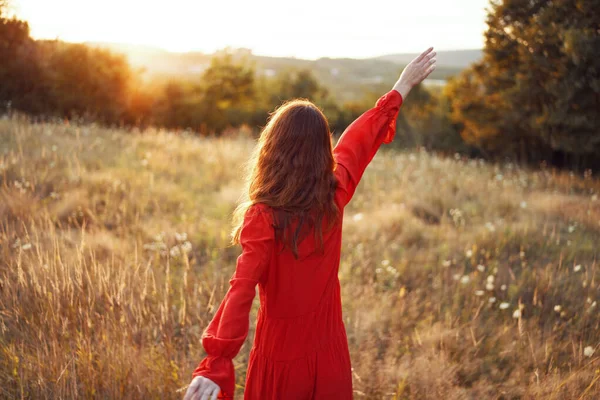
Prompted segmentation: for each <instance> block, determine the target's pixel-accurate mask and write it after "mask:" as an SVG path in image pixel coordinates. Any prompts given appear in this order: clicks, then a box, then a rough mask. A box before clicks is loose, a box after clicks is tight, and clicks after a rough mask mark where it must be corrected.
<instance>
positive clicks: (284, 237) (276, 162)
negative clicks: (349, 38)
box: [232, 99, 340, 258]
mask: <svg viewBox="0 0 600 400" xmlns="http://www.w3.org/2000/svg"><path fill="white" fill-rule="evenodd" d="M334 168H335V160H334V158H333V145H332V141H331V132H330V130H329V123H328V122H327V118H326V117H325V115H324V114H323V112H322V111H321V110H320V109H319V108H318V107H317V106H315V105H314V104H313V103H311V102H310V101H308V100H303V99H297V100H292V101H289V102H287V103H284V104H283V105H281V106H280V107H279V108H278V109H277V110H275V112H273V113H272V114H271V115H270V118H269V120H268V123H267V125H266V126H265V128H264V129H263V131H262V132H261V134H260V139H259V141H258V145H257V146H256V148H255V151H254V154H253V156H252V158H251V159H250V162H249V164H248V173H247V188H248V192H247V199H246V200H245V201H242V202H241V203H240V204H239V205H238V207H237V208H236V210H235V212H234V228H233V232H232V243H234V244H237V243H239V241H240V231H241V228H242V223H243V219H244V215H245V213H246V211H247V210H248V208H249V207H250V206H252V205H254V204H256V203H262V204H265V205H267V206H269V207H271V209H272V210H273V215H274V228H275V237H276V239H277V240H279V241H280V243H282V244H283V247H284V248H289V249H290V250H291V251H292V252H293V254H294V256H295V257H296V258H298V243H299V242H300V241H301V240H302V239H303V238H304V237H306V235H307V233H308V232H310V230H311V229H312V228H314V233H315V240H316V243H318V246H319V247H320V249H321V250H322V249H323V229H322V228H323V225H324V224H323V221H324V219H326V220H327V222H328V223H327V227H326V230H329V229H330V228H331V227H332V226H333V225H334V224H335V221H336V220H337V218H338V217H339V214H340V212H339V209H338V207H337V206H336V204H335V201H334V194H335V188H336V186H337V180H336V179H335V176H334V174H333V170H334ZM293 225H295V226H293Z"/></svg>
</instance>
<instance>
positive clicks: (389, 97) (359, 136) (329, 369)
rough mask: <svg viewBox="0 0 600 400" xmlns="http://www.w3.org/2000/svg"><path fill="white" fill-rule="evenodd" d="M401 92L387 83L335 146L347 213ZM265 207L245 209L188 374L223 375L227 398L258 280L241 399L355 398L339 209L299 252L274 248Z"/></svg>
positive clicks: (218, 379) (392, 121)
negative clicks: (319, 246)
mask: <svg viewBox="0 0 600 400" xmlns="http://www.w3.org/2000/svg"><path fill="white" fill-rule="evenodd" d="M401 104H402V96H401V95H400V93H398V92H397V91H395V90H392V91H390V92H388V93H386V94H385V95H384V96H382V97H381V98H380V99H379V100H378V101H377V104H376V106H375V107H374V108H372V109H371V110H369V111H367V112H365V113H364V114H363V115H361V116H360V117H359V118H358V119H356V121H354V122H353V123H352V124H351V125H350V126H349V127H348V128H347V129H346V131H344V133H343V134H342V136H341V138H340V140H339V141H338V143H337V145H336V146H335V149H334V151H333V152H334V157H335V160H336V163H337V166H336V168H335V176H336V178H337V180H338V187H337V189H336V193H335V201H336V202H337V205H338V207H339V209H340V211H342V213H343V209H344V206H345V205H346V204H347V203H348V202H349V201H350V199H351V198H352V195H353V194H354V190H355V189H356V186H357V184H358V182H359V181H360V179H361V177H362V175H363V172H364V170H365V168H366V167H367V165H368V164H369V162H370V161H371V159H373V157H374V156H375V153H376V152H377V149H378V148H379V147H380V146H381V144H382V143H389V142H391V141H392V139H393V138H394V134H395V132H396V118H397V116H398V111H399V109H400V105H401ZM272 224H273V217H272V215H271V213H270V212H269V208H268V207H267V206H265V205H263V204H255V205H253V206H252V207H250V208H249V209H248V211H247V212H246V215H245V218H244V222H243V225H242V230H241V236H240V242H241V246H242V254H241V255H240V256H239V257H238V259H237V265H236V270H235V273H234V274H233V276H232V277H231V280H230V281H229V282H230V285H231V286H230V288H229V291H228V292H227V294H226V295H225V298H224V299H223V302H222V303H221V305H220V307H219V309H218V311H217V313H216V314H215V316H214V317H213V319H212V321H211V322H210V324H209V326H208V327H207V329H206V330H205V332H204V334H203V336H202V345H203V346H204V349H205V350H206V353H207V357H206V358H204V359H203V360H202V361H201V362H200V365H199V366H198V368H196V370H195V371H194V372H193V375H192V376H194V377H195V376H198V375H201V376H204V377H206V378H209V379H211V380H212V381H214V382H215V383H217V384H218V385H219V387H220V388H221V393H220V396H219V398H233V393H234V388H235V377H234V368H233V362H232V358H233V357H235V356H236V354H237V353H238V351H239V350H240V347H241V346H242V344H243V343H244V340H245V339H246V336H247V335H248V326H249V313H250V308H251V306H252V301H253V299H254V296H255V288H256V285H258V289H259V297H260V307H259V309H258V315H257V321H256V333H255V336H254V344H253V346H252V349H251V350H250V359H249V361H248V372H247V377H246V387H245V390H244V398H245V399H256V400H259V399H260V400H265V399H286V400H289V399H332V398H335V399H352V373H351V369H350V355H349V352H348V340H347V337H346V331H345V327H344V322H343V320H342V307H341V298H340V282H339V279H338V269H339V263H340V251H341V243H342V222H341V219H340V221H339V223H338V224H336V225H335V227H334V228H333V229H331V230H330V231H329V232H327V233H326V234H325V233H324V246H325V247H324V252H314V251H313V250H314V248H315V240H314V235H308V237H307V238H306V239H304V240H303V241H301V242H300V243H299V244H298V252H299V258H298V259H295V258H294V256H293V255H292V253H291V251H289V250H286V251H283V252H281V251H279V250H276V246H275V243H274V230H273V227H272Z"/></svg>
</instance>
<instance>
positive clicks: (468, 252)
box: [465, 250, 473, 258]
mask: <svg viewBox="0 0 600 400" xmlns="http://www.w3.org/2000/svg"><path fill="white" fill-rule="evenodd" d="M472 255H473V250H467V251H466V252H465V256H466V257H467V258H471V256H472Z"/></svg>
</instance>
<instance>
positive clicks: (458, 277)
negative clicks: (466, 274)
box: [452, 274, 460, 281]
mask: <svg viewBox="0 0 600 400" xmlns="http://www.w3.org/2000/svg"><path fill="white" fill-rule="evenodd" d="M452 279H454V280H455V281H457V280H459V279H460V274H454V275H452Z"/></svg>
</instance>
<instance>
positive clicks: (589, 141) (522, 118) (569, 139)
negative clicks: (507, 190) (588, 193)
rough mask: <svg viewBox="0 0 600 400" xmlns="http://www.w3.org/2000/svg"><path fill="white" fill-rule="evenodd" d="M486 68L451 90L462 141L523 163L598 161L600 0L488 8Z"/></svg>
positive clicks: (509, 2) (480, 66) (515, 1)
mask: <svg viewBox="0 0 600 400" xmlns="http://www.w3.org/2000/svg"><path fill="white" fill-rule="evenodd" d="M487 24H488V30H487V32H486V34H485V48H484V57H483V60H482V61H481V62H479V63H477V64H475V65H474V66H473V67H472V68H471V69H469V70H467V71H465V72H464V73H463V74H462V75H461V76H460V77H458V78H457V79H455V80H454V81H453V82H451V84H450V85H449V86H448V89H447V91H448V94H449V96H451V97H452V98H453V99H454V100H453V104H452V109H453V111H452V118H453V120H454V122H456V123H458V124H460V125H461V127H462V132H461V133H462V136H463V138H464V139H465V140H466V141H467V142H468V143H471V144H474V145H476V146H478V147H480V148H481V149H483V150H485V151H486V152H488V153H491V154H494V155H509V156H512V157H514V158H519V159H522V160H523V161H536V162H537V161H540V160H548V161H551V162H554V163H556V164H564V163H571V162H573V163H574V164H575V165H574V166H583V165H586V164H588V165H589V163H590V162H592V160H593V158H594V156H597V155H598V154H600V113H598V110H600V58H599V57H598V56H597V53H598V49H600V35H599V34H598V32H599V31H600V0H563V1H545V0H505V1H504V2H501V1H494V0H492V1H491V3H490V9H489V10H488V18H487Z"/></svg>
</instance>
